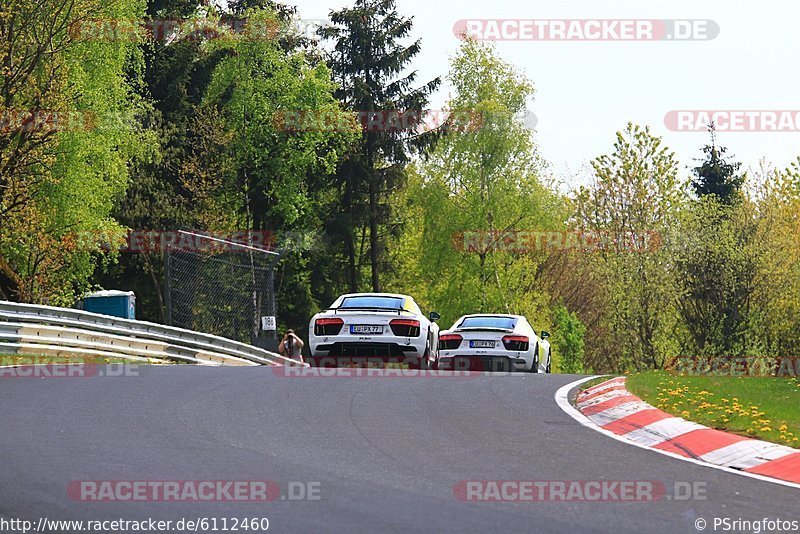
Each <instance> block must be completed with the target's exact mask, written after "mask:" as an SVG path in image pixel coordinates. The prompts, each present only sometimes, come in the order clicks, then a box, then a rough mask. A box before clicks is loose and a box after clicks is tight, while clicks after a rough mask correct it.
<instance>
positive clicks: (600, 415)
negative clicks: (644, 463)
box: [556, 377, 800, 488]
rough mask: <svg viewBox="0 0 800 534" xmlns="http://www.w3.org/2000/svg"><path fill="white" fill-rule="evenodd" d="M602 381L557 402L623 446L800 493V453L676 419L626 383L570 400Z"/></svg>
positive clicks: (619, 380) (561, 394)
mask: <svg viewBox="0 0 800 534" xmlns="http://www.w3.org/2000/svg"><path fill="white" fill-rule="evenodd" d="M594 378H597V377H589V378H586V379H582V380H579V381H577V382H573V383H572V384H567V385H566V386H564V387H562V388H561V389H560V390H559V391H558V392H557V393H556V402H557V403H558V404H559V406H560V407H561V408H562V409H563V410H564V411H565V412H567V413H568V414H569V415H571V416H572V417H573V418H574V419H576V420H577V421H579V422H580V423H581V424H583V425H585V426H589V427H592V428H594V429H596V430H598V431H600V432H602V433H604V434H606V435H608V436H610V437H613V438H615V439H617V440H619V441H623V442H625V443H629V444H631V445H635V446H637V447H641V448H645V449H650V450H653V451H655V452H659V453H661V454H665V455H668V456H672V457H674V458H679V459H681V460H685V461H689V462H693V463H697V464H701V465H705V466H708V467H712V468H716V469H722V470H725V471H730V472H732V473H737V474H739V475H744V476H749V477H752V478H758V479H761V480H766V481H769V482H774V483H778V484H781V485H784V486H791V487H795V488H800V450H797V449H793V448H791V447H786V446H784V445H778V444H776V443H769V442H766V441H760V440H755V439H751V438H746V437H743V436H738V435H736V434H729V433H727V432H722V431H719V430H714V429H711V428H708V427H705V426H703V425H699V424H697V423H692V422H690V421H686V420H685V419H681V418H680V417H675V416H673V415H670V414H668V413H666V412H663V411H661V410H659V409H657V408H654V407H653V406H651V405H650V404H647V403H646V402H644V401H642V399H640V398H639V397H636V396H635V395H633V394H631V393H630V392H629V391H628V390H627V389H626V387H625V378H624V377H620V378H614V379H611V380H608V381H606V382H603V383H601V384H598V385H596V386H593V387H591V388H589V389H587V390H585V391H582V392H581V393H579V394H578V397H577V398H576V405H577V408H576V407H573V406H572V404H570V402H569V399H568V395H569V392H570V391H571V390H572V389H574V388H575V387H577V386H579V385H581V384H583V383H584V382H587V381H589V380H593V379H594Z"/></svg>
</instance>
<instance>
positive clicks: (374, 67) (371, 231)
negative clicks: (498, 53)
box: [319, 0, 441, 291]
mask: <svg viewBox="0 0 800 534" xmlns="http://www.w3.org/2000/svg"><path fill="white" fill-rule="evenodd" d="M330 19H331V21H332V23H333V25H332V26H330V27H325V28H321V29H320V32H319V33H320V35H321V36H322V37H323V38H325V39H330V40H333V41H334V42H335V47H334V50H333V51H332V52H331V54H330V57H329V64H330V66H331V69H332V70H333V72H334V79H335V80H336V81H337V82H338V83H339V84H340V88H339V90H338V92H337V95H336V96H337V98H339V100H340V101H341V102H342V103H343V104H344V106H345V108H346V109H349V110H352V111H355V112H358V113H359V114H360V117H361V119H362V122H365V125H366V126H365V128H364V131H363V133H362V138H361V142H360V146H359V147H358V150H357V151H356V152H355V153H354V154H353V155H352V157H350V158H349V160H347V161H345V162H344V163H343V164H342V165H341V166H340V168H339V170H338V173H337V176H338V179H339V180H338V182H339V185H340V187H341V189H342V191H341V193H342V205H341V210H340V211H339V212H338V213H337V214H334V216H333V217H331V220H330V221H329V225H328V229H329V230H330V231H331V232H332V234H333V235H335V236H336V239H337V241H340V242H342V243H343V246H344V254H345V256H346V258H347V259H346V268H345V271H346V272H347V284H348V285H349V286H350V289H351V290H352V291H356V290H358V289H359V285H360V280H359V278H360V276H359V275H360V259H361V258H360V253H359V252H358V249H359V248H361V247H359V246H358V245H357V243H356V241H357V238H356V235H357V234H358V232H359V231H361V234H362V236H366V235H367V234H368V235H369V253H370V257H369V262H370V266H371V271H372V272H371V274H372V276H371V287H372V289H373V290H374V291H379V290H380V288H381V257H382V252H383V248H384V243H383V241H384V236H383V235H382V234H381V232H382V231H385V228H384V227H383V226H384V225H385V224H386V223H387V222H388V221H389V219H390V216H391V210H390V208H389V207H388V204H387V203H386V201H385V200H386V198H387V196H388V193H390V192H391V190H392V189H393V188H394V187H396V185H397V184H398V183H400V182H401V181H402V180H403V178H404V171H405V164H406V163H407V162H408V160H409V157H410V152H411V150H413V149H415V148H420V147H422V146H424V145H425V143H426V142H427V141H428V140H429V139H430V137H429V136H426V135H425V134H420V132H418V129H417V126H418V124H419V123H420V122H421V119H422V110H423V108H425V106H427V104H428V99H429V97H430V95H431V93H433V91H435V90H436V89H437V87H438V86H439V84H440V82H441V80H440V78H436V79H434V80H432V81H430V82H428V83H425V84H424V85H422V86H420V87H415V82H416V79H417V72H416V71H410V72H408V71H407V70H406V69H407V68H408V66H409V64H410V63H411V61H412V60H413V58H414V57H415V56H416V55H417V54H418V53H419V52H420V40H419V39H418V40H416V41H414V42H413V43H412V44H411V45H409V46H406V45H404V44H403V41H404V40H405V39H406V38H407V37H408V36H409V34H410V33H411V29H412V26H413V22H412V19H411V18H408V17H403V16H401V15H400V14H398V12H397V9H396V6H395V0H356V2H355V5H354V6H353V7H351V8H344V9H341V10H339V11H332V12H331V14H330ZM409 112H410V113H409ZM394 113H397V115H398V116H399V117H402V119H401V121H400V122H401V126H400V127H399V128H394V127H386V124H388V123H387V122H386V119H387V118H388V117H390V116H392V115H393V114H394ZM409 117H411V118H410V119H409ZM373 121H377V124H378V125H377V126H376V127H372V125H373V124H374V122H373ZM362 239H363V237H362ZM362 245H363V243H362Z"/></svg>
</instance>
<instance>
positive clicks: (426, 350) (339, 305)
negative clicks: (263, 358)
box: [308, 293, 440, 369]
mask: <svg viewBox="0 0 800 534" xmlns="http://www.w3.org/2000/svg"><path fill="white" fill-rule="evenodd" d="M439 317H440V316H439V314H438V313H436V312H433V313H431V314H430V316H429V317H426V316H425V315H423V313H422V311H421V310H420V308H419V306H417V303H416V302H414V299H413V298H411V297H409V296H408V295H397V294H391V293H355V294H349V295H342V296H341V297H339V298H338V299H336V302H334V303H333V304H331V307H330V308H329V309H327V310H325V311H323V312H321V313H318V314H317V315H315V316H314V317H312V318H311V324H310V325H309V336H308V337H309V346H310V349H311V360H310V362H309V363H310V364H311V365H312V366H318V367H353V366H356V367H364V366H369V367H374V366H383V367H385V366H389V367H392V366H400V367H410V368H414V369H420V368H421V369H427V368H429V367H431V366H432V365H433V363H434V362H435V361H436V354H437V348H438V345H439V326H438V325H437V324H436V321H437V320H439Z"/></svg>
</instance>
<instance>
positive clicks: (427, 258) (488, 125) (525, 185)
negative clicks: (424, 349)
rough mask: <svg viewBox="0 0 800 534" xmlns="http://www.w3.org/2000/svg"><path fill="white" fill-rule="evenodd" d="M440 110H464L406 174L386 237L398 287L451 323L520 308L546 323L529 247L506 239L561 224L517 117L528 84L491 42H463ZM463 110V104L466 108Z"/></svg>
mask: <svg viewBox="0 0 800 534" xmlns="http://www.w3.org/2000/svg"><path fill="white" fill-rule="evenodd" d="M449 81H450V82H451V84H452V86H453V97H452V98H451V100H450V102H449V104H448V108H449V109H450V110H451V111H453V112H454V115H462V114H466V115H467V116H469V117H471V118H472V119H473V120H472V121H469V120H461V121H458V122H460V125H458V127H457V126H456V124H454V123H453V124H451V125H450V126H451V129H450V130H449V131H447V132H446V133H445V134H444V135H443V136H442V137H441V139H439V141H438V143H437V146H436V148H435V150H434V151H433V152H432V153H431V154H430V157H429V158H428V159H427V160H426V161H425V162H424V163H423V164H421V165H420V166H419V168H418V169H417V168H415V169H413V170H412V172H411V180H410V183H409V188H408V192H407V193H404V194H403V195H400V198H399V199H398V205H399V206H402V207H401V208H400V209H398V211H400V212H403V213H404V214H405V219H404V220H405V224H404V232H403V235H402V236H401V237H400V239H399V240H398V241H397V242H395V243H394V249H395V260H394V261H393V263H394V264H395V265H398V266H401V269H402V272H401V273H400V275H399V279H398V280H397V281H396V282H394V284H396V285H397V286H398V287H413V288H414V290H415V291H416V294H418V295H420V299H421V300H422V301H423V302H424V303H425V304H426V305H428V306H429V307H434V308H436V309H437V311H440V312H441V313H442V314H443V317H444V320H445V321H452V320H454V319H456V318H457V317H458V316H459V315H461V314H463V313H477V312H519V313H525V314H528V315H529V316H530V317H531V318H532V320H534V321H541V322H542V324H549V319H548V318H547V315H548V311H547V310H548V307H549V303H548V299H547V296H546V295H545V294H543V292H542V291H541V290H539V289H538V283H537V279H536V275H537V269H536V266H537V264H538V263H539V262H540V261H541V260H542V254H539V253H538V252H537V251H536V250H534V249H535V244H534V245H531V246H530V249H531V250H528V249H526V247H527V246H526V245H525V244H524V243H523V242H522V241H520V242H519V243H517V244H515V245H513V246H504V245H503V243H508V241H509V240H510V239H514V238H515V236H518V235H523V234H522V233H524V232H526V231H541V230H543V229H551V228H557V227H559V225H562V224H563V216H564V215H565V213H564V211H563V204H562V202H561V199H560V198H559V197H558V196H557V195H555V194H553V193H552V192H550V191H549V190H548V189H547V188H546V187H545V186H543V185H542V183H541V174H542V162H541V161H540V160H539V159H538V157H537V156H536V146H535V144H534V142H533V138H532V134H531V132H530V131H529V130H528V129H527V128H526V127H525V126H524V124H523V120H522V119H523V115H524V113H525V107H526V102H527V101H528V99H529V98H530V97H531V96H532V95H533V85H532V84H531V82H530V81H529V80H527V79H526V78H525V77H524V76H523V75H522V74H521V73H519V72H518V71H517V70H516V69H514V68H513V67H512V66H511V65H509V64H508V63H506V62H504V61H502V59H500V58H499V57H498V56H497V54H496V52H495V49H494V48H493V47H492V46H488V45H485V44H481V43H478V42H476V41H472V40H470V41H467V42H465V43H464V45H462V47H461V49H460V50H459V52H458V54H457V55H456V56H455V58H454V59H453V60H452V63H451V71H450V74H449ZM465 110H466V111H465Z"/></svg>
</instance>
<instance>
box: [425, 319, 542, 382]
mask: <svg viewBox="0 0 800 534" xmlns="http://www.w3.org/2000/svg"><path fill="white" fill-rule="evenodd" d="M549 337H550V334H548V333H547V332H542V335H541V337H539V336H537V335H536V331H534V329H533V327H531V325H530V323H528V320H527V319H526V318H525V317H523V316H521V315H465V316H464V317H461V318H460V319H459V320H458V321H456V322H455V323H454V324H453V326H452V328H450V330H444V331H442V332H441V333H440V334H439V358H438V360H437V366H438V368H439V369H441V370H454V371H527V372H529V373H549V372H550V364H551V351H550V342H549V341H547V339H548V338H549Z"/></svg>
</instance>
